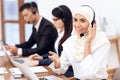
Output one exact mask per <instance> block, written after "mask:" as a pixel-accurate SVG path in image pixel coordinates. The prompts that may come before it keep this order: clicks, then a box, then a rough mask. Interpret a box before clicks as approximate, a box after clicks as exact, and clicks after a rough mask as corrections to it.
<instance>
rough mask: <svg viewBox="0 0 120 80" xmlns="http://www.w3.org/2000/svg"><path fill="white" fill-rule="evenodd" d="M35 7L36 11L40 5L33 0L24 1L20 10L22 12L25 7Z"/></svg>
mask: <svg viewBox="0 0 120 80" xmlns="http://www.w3.org/2000/svg"><path fill="white" fill-rule="evenodd" d="M32 8H35V9H36V11H38V6H37V4H36V3H35V2H31V3H24V4H23V5H22V6H21V7H20V8H19V11H20V12H22V11H23V10H24V9H31V10H32Z"/></svg>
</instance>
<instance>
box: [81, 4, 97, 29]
mask: <svg viewBox="0 0 120 80" xmlns="http://www.w3.org/2000/svg"><path fill="white" fill-rule="evenodd" d="M82 6H87V7H89V8H91V10H92V11H93V20H92V22H91V25H92V27H93V24H94V23H96V21H95V11H94V9H93V8H92V7H90V6H89V5H82Z"/></svg>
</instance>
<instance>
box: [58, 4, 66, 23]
mask: <svg viewBox="0 0 120 80" xmlns="http://www.w3.org/2000/svg"><path fill="white" fill-rule="evenodd" d="M58 9H59V10H60V11H61V12H62V14H63V19H62V20H63V22H65V12H64V11H63V10H62V8H61V7H60V6H59V7H58Z"/></svg>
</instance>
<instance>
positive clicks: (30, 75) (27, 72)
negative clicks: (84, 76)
mask: <svg viewBox="0 0 120 80" xmlns="http://www.w3.org/2000/svg"><path fill="white" fill-rule="evenodd" d="M13 63H14V65H15V66H17V67H18V68H19V70H20V71H21V72H22V74H23V75H24V77H25V78H27V80H62V79H61V78H58V77H56V76H54V75H50V76H44V77H41V78H38V77H37V76H36V75H35V74H34V72H33V71H32V70H31V69H30V68H29V67H27V66H25V65H23V64H20V63H18V62H16V61H13Z"/></svg>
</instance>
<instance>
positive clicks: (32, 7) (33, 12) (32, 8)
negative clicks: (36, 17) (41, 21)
mask: <svg viewBox="0 0 120 80" xmlns="http://www.w3.org/2000/svg"><path fill="white" fill-rule="evenodd" d="M30 4H31V11H32V14H35V13H36V8H35V7H34V6H33V4H32V3H30Z"/></svg>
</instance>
